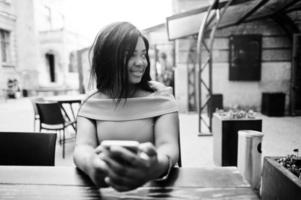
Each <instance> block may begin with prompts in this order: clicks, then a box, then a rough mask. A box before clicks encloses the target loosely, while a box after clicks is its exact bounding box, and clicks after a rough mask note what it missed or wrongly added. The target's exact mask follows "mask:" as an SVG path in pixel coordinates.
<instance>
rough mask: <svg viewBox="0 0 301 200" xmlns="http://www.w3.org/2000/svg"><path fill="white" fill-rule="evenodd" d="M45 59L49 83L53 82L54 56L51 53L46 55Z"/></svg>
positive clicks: (54, 78) (54, 79)
mask: <svg viewBox="0 0 301 200" xmlns="http://www.w3.org/2000/svg"><path fill="white" fill-rule="evenodd" d="M45 57H46V63H47V65H48V69H49V77H50V82H55V81H56V77H55V56H54V54H52V53H46V55H45Z"/></svg>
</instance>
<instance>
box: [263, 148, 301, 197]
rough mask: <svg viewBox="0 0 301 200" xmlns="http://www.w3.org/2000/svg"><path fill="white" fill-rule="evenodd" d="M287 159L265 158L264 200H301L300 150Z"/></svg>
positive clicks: (296, 150)
mask: <svg viewBox="0 0 301 200" xmlns="http://www.w3.org/2000/svg"><path fill="white" fill-rule="evenodd" d="M294 152H295V154H291V155H287V156H286V157H265V158H264V163H263V174H262V190H261V191H262V192H261V197H262V199H263V200H264V199H279V200H280V199H301V157H299V156H298V149H295V150H294Z"/></svg>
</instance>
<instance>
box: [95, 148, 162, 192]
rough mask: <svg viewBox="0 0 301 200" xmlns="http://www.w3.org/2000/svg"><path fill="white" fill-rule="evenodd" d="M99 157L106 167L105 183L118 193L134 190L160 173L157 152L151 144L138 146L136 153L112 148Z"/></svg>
mask: <svg viewBox="0 0 301 200" xmlns="http://www.w3.org/2000/svg"><path fill="white" fill-rule="evenodd" d="M99 156H100V158H101V159H102V160H104V161H105V162H106V164H107V166H108V168H107V169H108V171H107V172H108V174H107V175H108V176H107V177H106V178H105V182H106V183H107V184H108V185H110V186H112V187H113V188H114V189H116V190H118V191H128V190H132V189H135V188H137V187H139V186H141V185H143V184H145V183H146V182H147V181H149V180H151V179H154V178H157V177H158V176H159V175H160V173H161V172H158V157H157V151H156V149H155V147H154V146H153V145H152V144H151V143H143V144H140V145H139V152H138V153H134V152H132V151H130V150H128V149H126V148H124V147H120V146H112V147H111V148H110V150H107V151H104V152H103V153H102V154H100V155H99ZM159 171H160V170H159Z"/></svg>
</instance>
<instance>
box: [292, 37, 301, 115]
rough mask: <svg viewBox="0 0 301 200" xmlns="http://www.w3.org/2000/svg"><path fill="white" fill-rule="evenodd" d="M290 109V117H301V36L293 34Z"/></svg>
mask: <svg viewBox="0 0 301 200" xmlns="http://www.w3.org/2000/svg"><path fill="white" fill-rule="evenodd" d="M290 94H291V95H290V97H291V99H290V107H291V114H292V115H301V34H294V40H293V60H292V71H291V88H290Z"/></svg>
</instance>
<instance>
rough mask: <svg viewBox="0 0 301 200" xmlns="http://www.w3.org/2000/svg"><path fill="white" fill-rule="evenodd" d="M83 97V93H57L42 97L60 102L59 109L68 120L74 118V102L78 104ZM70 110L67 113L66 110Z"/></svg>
mask: <svg viewBox="0 0 301 200" xmlns="http://www.w3.org/2000/svg"><path fill="white" fill-rule="evenodd" d="M84 98H85V95H83V94H78V95H57V96H50V97H45V98H44V99H45V100H47V101H56V102H58V103H59V104H60V107H61V110H62V111H63V113H64V114H65V116H66V117H67V118H68V120H69V121H74V120H75V118H76V114H75V113H76V112H75V111H74V108H73V105H74V104H80V103H81V102H82V100H83V99H84ZM64 105H66V106H67V107H69V108H66V107H65V106H64ZM68 109H69V111H71V114H70V113H68V111H67V110H68Z"/></svg>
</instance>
